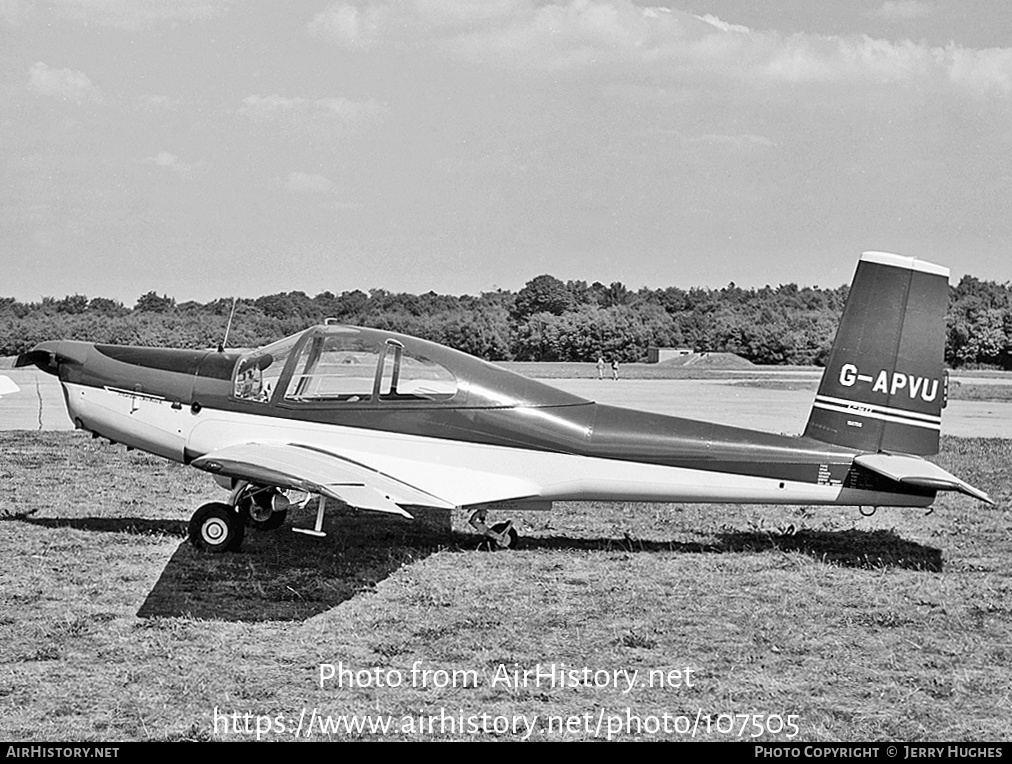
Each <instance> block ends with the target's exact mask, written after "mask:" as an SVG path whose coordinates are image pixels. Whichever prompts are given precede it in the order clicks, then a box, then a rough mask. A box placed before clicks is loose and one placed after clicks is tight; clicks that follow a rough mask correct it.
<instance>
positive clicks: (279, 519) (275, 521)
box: [245, 509, 288, 531]
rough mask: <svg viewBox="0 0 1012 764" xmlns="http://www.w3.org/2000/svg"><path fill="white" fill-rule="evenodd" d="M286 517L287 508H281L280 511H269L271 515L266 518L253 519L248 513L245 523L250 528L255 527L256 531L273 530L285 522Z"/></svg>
mask: <svg viewBox="0 0 1012 764" xmlns="http://www.w3.org/2000/svg"><path fill="white" fill-rule="evenodd" d="M287 518H288V510H287V509H283V510H281V511H280V512H271V516H270V517H268V518H267V519H266V520H254V519H253V518H252V517H250V516H249V515H246V517H245V520H246V524H247V525H248V526H249V527H250V528H256V529H257V530H258V531H274V530H277V529H278V528H280V527H281V526H282V525H284V524H285V520H286V519H287Z"/></svg>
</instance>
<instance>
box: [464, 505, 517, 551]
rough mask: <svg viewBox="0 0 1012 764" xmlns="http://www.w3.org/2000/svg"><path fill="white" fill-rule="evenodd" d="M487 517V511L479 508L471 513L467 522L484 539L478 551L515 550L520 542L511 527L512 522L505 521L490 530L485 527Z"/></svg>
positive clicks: (514, 529)
mask: <svg viewBox="0 0 1012 764" xmlns="http://www.w3.org/2000/svg"><path fill="white" fill-rule="evenodd" d="M487 516H488V509H487V508H485V507H479V508H478V509H476V510H474V512H472V513H471V518H470V519H469V520H468V522H469V523H470V524H471V527H472V528H474V529H475V530H476V531H478V532H479V533H480V534H481V535H482V536H484V538H483V539H482V541H481V544H480V545H479V546H478V548H479V549H488V550H491V551H493V552H494V551H496V550H499V549H516V548H517V543H518V542H519V541H520V534H519V533H517V531H516V528H514V527H513V521H512V520H507V521H506V522H503V523H496V524H495V525H493V526H492V527H491V528H489V527H488V526H487V525H485V518H486V517H487Z"/></svg>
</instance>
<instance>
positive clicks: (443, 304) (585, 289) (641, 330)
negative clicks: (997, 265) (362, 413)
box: [0, 275, 1012, 368]
mask: <svg viewBox="0 0 1012 764" xmlns="http://www.w3.org/2000/svg"><path fill="white" fill-rule="evenodd" d="M847 292H848V287H847V286H841V287H837V288H835V289H820V288H819V287H807V286H806V287H799V286H797V285H796V284H782V285H780V286H777V287H770V286H765V287H762V288H760V289H755V288H750V289H743V288H741V287H738V286H736V285H735V284H734V283H733V282H732V283H730V284H728V285H727V286H726V287H723V288H721V289H710V288H700V287H694V288H691V289H680V288H678V287H666V288H663V289H648V288H645V287H644V288H642V289H639V290H635V291H634V290H631V289H629V288H628V287H626V286H625V285H623V284H621V283H619V282H615V283H612V284H610V285H607V286H606V285H604V284H601V283H600V282H594V283H593V284H587V283H586V282H585V281H567V282H564V281H562V280H560V279H557V278H555V277H553V276H550V275H542V276H538V277H537V278H534V279H531V280H530V281H528V282H527V284H526V285H525V286H524V287H523V288H522V289H520V290H519V291H517V292H516V293H513V292H510V291H502V290H499V291H495V292H485V293H482V294H480V295H477V296H472V295H462V296H452V295H441V294H436V293H435V292H427V293H425V294H421V295H415V294H407V293H391V292H387V291H385V290H383V289H373V290H370V291H369V292H368V293H366V292H363V291H361V290H354V291H344V292H341V293H340V294H335V293H334V292H330V291H324V292H321V293H320V294H317V295H316V296H314V297H310V296H309V295H307V294H305V293H304V292H281V293H278V294H272V295H266V296H263V297H257V298H241V299H238V300H237V301H236V306H235V315H234V318H233V322H232V329H231V333H230V335H229V345H230V346H231V347H256V346H260V345H266V344H268V343H270V342H273V341H274V340H277V339H280V338H281V337H284V336H287V335H289V334H294V333H295V332H297V331H299V330H301V329H304V328H306V327H307V326H310V325H312V324H316V323H322V321H323V320H324V319H325V318H335V319H337V320H338V321H340V322H342V323H347V324H355V325H359V326H370V327H377V328H382V329H388V330H391V331H397V332H402V333H405V334H411V335H415V336H418V337H423V338H425V339H430V340H433V341H435V342H439V343H442V344H444V345H449V346H450V347H454V348H457V349H459V350H463V351H464V352H466V353H471V354H472V355H476V356H479V357H481V358H485V359H487V360H490V361H501V360H518V361H595V360H596V359H597V358H598V356H599V355H603V356H604V357H605V358H608V359H611V358H615V359H617V360H619V361H622V362H638V361H644V360H646V357H647V349H648V348H649V347H651V346H658V347H688V348H691V349H692V350H695V351H699V352H702V351H711V352H730V353H736V354H738V355H740V356H742V357H744V358H747V359H748V360H750V361H752V362H753V363H757V364H794V365H810V364H816V365H824V363H825V361H826V359H827V356H828V354H829V349H830V346H831V344H832V342H833V337H834V334H835V332H836V326H837V323H838V321H839V319H840V314H841V313H842V310H843V305H844V302H845V301H846V298H847ZM949 292H950V295H949V297H950V299H949V306H948V313H947V316H946V344H945V359H946V362H947V363H948V364H949V365H950V366H952V367H972V366H1004V367H1006V368H1007V367H1009V366H1010V360H1012V284H1009V283H1005V284H998V283H995V282H990V281H981V280H978V279H976V278H974V277H972V276H964V277H963V278H962V279H961V280H960V282H959V284H958V285H956V286H954V287H950V290H949ZM232 302H233V301H232V298H220V299H217V300H212V301H211V302H207V303H199V302H192V301H190V302H182V303H177V302H176V301H175V300H174V299H173V298H172V297H169V296H167V295H159V294H157V293H156V292H148V293H147V294H144V295H142V296H141V297H140V298H139V299H138V300H137V302H136V304H135V305H134V306H133V307H132V308H129V307H126V306H125V305H123V304H122V303H121V302H118V301H116V300H111V299H108V298H104V297H92V298H88V297H86V296H84V295H79V294H75V295H70V296H67V297H64V298H63V299H56V298H53V297H45V298H43V299H42V301H41V302H29V303H24V302H19V301H17V300H14V299H13V298H9V297H0V355H15V354H17V353H21V352H24V351H25V350H28V349H29V348H31V347H32V346H33V345H35V344H36V343H38V342H41V341H43V340H47V339H79V340H87V341H90V342H98V343H107V344H127V345H156V346H162V347H182V348H206V347H214V346H216V345H217V344H218V343H219V342H221V341H222V339H223V337H224V334H225V327H226V324H227V322H228V317H229V314H230V312H231V310H232Z"/></svg>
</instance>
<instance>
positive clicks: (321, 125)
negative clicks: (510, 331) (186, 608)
mask: <svg viewBox="0 0 1012 764" xmlns="http://www.w3.org/2000/svg"><path fill="white" fill-rule="evenodd" d="M865 250H884V251H890V252H897V253H900V254H904V255H910V256H915V257H919V258H922V259H925V260H928V261H931V262H936V263H939V264H942V265H945V266H948V267H949V268H951V270H952V282H953V283H956V282H957V281H958V279H959V278H960V277H961V276H962V275H963V274H970V275H973V276H976V277H978V278H982V279H987V280H994V281H999V282H1005V281H1008V280H1010V279H1012V256H1010V255H1012V3H1008V2H1007V0H959V1H958V2H957V1H956V0H886V1H885V2H883V0H849V1H848V2H818V1H817V0H781V1H780V2H761V1H760V0H670V1H669V2H658V1H657V0H651V1H650V2H633V1H632V0H556V1H554V2H551V1H549V2H544V1H535V0H397V1H395V0H356V1H355V2H345V1H341V0H339V1H338V2H328V1H327V0H322V1H320V2H310V1H309V0H302V1H300V2H263V1H257V0H249V1H240V0H165V1H164V2H163V1H161V0H52V1H49V2H47V1H45V0H0V296H8V297H15V298H17V299H19V300H31V301H37V300H40V299H41V298H42V297H45V296H52V297H62V296H64V295H69V294H84V295H87V296H89V297H95V296H102V297H111V298H114V299H118V300H121V301H123V302H124V303H125V304H127V305H133V303H134V302H135V301H136V299H137V297H138V296H140V295H141V294H144V293H146V292H148V291H152V290H153V291H156V292H158V293H159V294H168V295H170V296H172V297H175V298H176V299H177V300H178V301H184V300H199V301H201V302H205V301H208V300H212V299H215V298H218V297H223V296H231V295H239V296H246V297H255V296H259V295H263V294H272V293H276V292H281V291H291V290H301V291H304V292H306V293H307V294H310V295H315V294H317V293H319V292H322V291H325V290H329V291H331V292H335V293H340V292H342V291H345V290H353V289H363V290H368V289H372V288H382V289H386V290H388V291H393V292H401V291H403V292H413V293H422V292H427V291H429V290H433V291H435V292H438V293H447V294H465V293H466V294H478V293H481V292H487V291H494V290H496V289H509V290H517V289H519V288H521V287H522V286H523V285H524V284H525V283H526V282H527V281H529V280H530V279H532V278H534V277H535V276H537V275H540V274H543V273H548V274H551V275H553V276H556V277H558V278H561V279H563V280H569V279H575V280H583V281H587V282H594V281H601V282H603V283H605V284H610V283H612V282H615V281H620V282H622V283H623V284H625V285H626V286H627V287H630V288H632V289H636V288H639V287H642V286H648V287H652V288H653V287H665V286H680V287H683V288H687V287H691V286H709V287H720V286H724V285H726V284H728V283H729V282H734V283H736V284H738V285H739V286H745V287H748V286H762V285H765V284H771V285H774V286H775V285H777V284H781V283H791V282H794V283H798V284H800V285H817V286H822V287H836V286H839V285H840V284H843V283H847V282H849V281H850V279H851V277H852V275H853V271H854V267H855V265H856V262H857V259H858V257H859V256H860V253H861V252H862V251H865Z"/></svg>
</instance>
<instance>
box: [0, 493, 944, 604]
mask: <svg viewBox="0 0 1012 764" xmlns="http://www.w3.org/2000/svg"><path fill="white" fill-rule="evenodd" d="M10 519H21V520H23V521H24V522H28V523H31V524H33V525H39V526H42V527H50V528H75V529H78V530H86V531H92V532H104V533H131V534H138V535H152V534H157V535H171V536H177V537H178V536H183V535H185V533H186V524H185V523H183V522H180V521H175V520H155V519H142V518H95V517H92V518H79V519H69V520H58V519H44V518H32V517H29V518H10ZM326 528H327V529H328V531H329V537H328V538H327V539H325V540H322V541H321V540H319V539H312V538H306V537H304V536H299V535H296V534H292V533H277V532H258V531H252V530H251V531H248V533H247V536H246V544H245V546H244V551H242V552H239V553H234V554H214V555H208V554H203V553H201V552H198V551H197V550H196V549H194V548H193V547H191V546H190V544H189V543H186V542H182V543H180V544H179V546H178V548H177V549H176V551H175V552H174V553H173V555H172V557H171V558H170V559H169V561H168V563H167V564H166V565H165V568H164V569H163V570H162V573H161V575H160V576H159V578H158V581H157V582H156V583H155V585H154V587H153V588H152V590H151V591H150V592H149V593H148V596H147V598H146V599H145V601H144V603H143V604H142V605H141V607H140V609H139V610H138V612H137V615H138V616H139V617H141V618H156V617H179V616H188V617H192V618H201V619H209V620H224V621H239V622H260V621H296V620H304V619H307V618H310V617H312V616H314V615H317V614H319V613H323V612H326V611H327V610H330V609H332V608H334V607H336V606H338V605H340V604H341V603H343V602H345V601H347V600H349V599H351V598H352V597H354V596H356V595H357V594H361V593H363V592H368V591H370V590H371V589H372V588H373V587H375V586H376V585H377V584H378V583H380V582H381V581H383V580H384V579H386V578H388V577H389V576H391V575H392V574H393V573H394V572H395V571H397V570H398V569H399V568H401V567H403V566H405V565H410V564H412V563H415V562H419V561H421V560H424V559H425V558H426V557H428V556H429V555H432V554H434V553H436V552H439V551H448V552H466V551H470V550H477V549H478V548H479V546H480V545H481V544H482V543H485V542H484V540H483V539H481V538H480V537H478V536H476V535H475V534H473V533H461V532H456V531H453V530H452V529H451V528H450V525H449V513H433V515H431V516H430V517H428V518H427V519H426V520H425V522H420V523H411V522H408V521H404V522H390V520H389V519H388V518H377V517H375V516H373V515H369V514H362V513H353V512H341V513H337V512H335V513H334V521H333V522H328V523H327V526H326ZM521 550H529V551H535V552H536V551H539V550H543V551H552V550H582V551H590V552H604V553H611V554H614V553H622V554H640V553H647V554H658V553H676V554H740V553H763V552H780V553H784V554H788V553H792V552H793V553H800V554H802V555H805V556H807V557H810V558H812V559H814V560H817V561H819V562H822V563H824V564H829V565H838V566H841V567H850V568H862V569H875V570H888V569H904V570H921V571H932V572H938V571H941V570H942V568H943V559H942V552H941V550H939V549H936V548H934V547H929V546H924V545H922V544H918V543H915V542H912V541H907V540H905V539H903V538H901V537H900V536H899V535H897V534H896V533H895V532H894V531H885V530H875V531H863V530H857V529H849V530H842V531H816V530H807V529H802V530H800V531H796V532H795V531H794V530H793V529H788V530H786V531H775V532H756V531H733V530H731V531H724V532H721V533H719V534H716V535H715V536H714V537H713V540H712V541H709V542H681V541H658V540H643V539H637V538H634V537H632V536H630V535H628V534H624V535H623V537H621V538H617V537H616V538H579V537H570V536H560V535H554V536H529V537H524V538H523V539H522V541H521ZM514 553H516V552H500V554H514Z"/></svg>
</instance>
